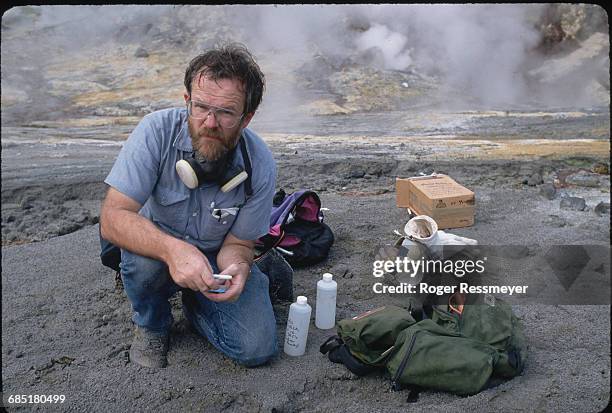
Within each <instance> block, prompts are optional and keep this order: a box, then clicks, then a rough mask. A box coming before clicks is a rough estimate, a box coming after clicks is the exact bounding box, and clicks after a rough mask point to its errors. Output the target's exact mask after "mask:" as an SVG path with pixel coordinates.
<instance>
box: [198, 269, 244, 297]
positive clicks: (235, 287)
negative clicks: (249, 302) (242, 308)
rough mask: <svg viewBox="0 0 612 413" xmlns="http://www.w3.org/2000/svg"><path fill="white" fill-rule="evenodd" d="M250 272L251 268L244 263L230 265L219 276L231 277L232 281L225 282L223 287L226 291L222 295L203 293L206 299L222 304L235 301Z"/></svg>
mask: <svg viewBox="0 0 612 413" xmlns="http://www.w3.org/2000/svg"><path fill="white" fill-rule="evenodd" d="M250 272H251V266H250V265H249V264H248V263H246V262H241V263H235V264H231V265H230V266H229V267H227V268H225V269H223V270H221V271H220V273H221V274H227V275H231V276H232V279H231V280H227V281H226V282H225V283H224V284H221V285H223V286H224V287H225V288H226V290H225V292H224V293H204V295H205V296H206V298H208V299H209V300H211V301H216V302H222V301H230V302H233V301H236V300H237V299H238V297H240V294H242V290H244V286H245V284H246V280H247V278H248V277H249V273H250Z"/></svg>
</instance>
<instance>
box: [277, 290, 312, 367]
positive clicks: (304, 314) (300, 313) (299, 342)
mask: <svg viewBox="0 0 612 413" xmlns="http://www.w3.org/2000/svg"><path fill="white" fill-rule="evenodd" d="M307 301H308V300H307V298H306V297H304V296H303V295H300V296H298V298H297V300H296V302H295V303H293V304H291V305H290V306H289V317H288V319H287V330H286V332H285V349H284V350H285V353H287V354H288V355H290V356H301V355H302V354H304V353H305V352H306V340H307V339H308V327H309V326H310V314H311V313H312V308H310V306H309V305H308V303H307Z"/></svg>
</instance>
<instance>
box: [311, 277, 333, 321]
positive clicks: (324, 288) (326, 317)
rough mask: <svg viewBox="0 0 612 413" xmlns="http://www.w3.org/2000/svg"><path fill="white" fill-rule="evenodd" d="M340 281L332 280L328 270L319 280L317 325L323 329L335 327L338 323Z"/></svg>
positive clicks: (316, 312)
mask: <svg viewBox="0 0 612 413" xmlns="http://www.w3.org/2000/svg"><path fill="white" fill-rule="evenodd" d="M337 292H338V283H336V282H335V281H334V280H332V275H331V274H330V273H328V272H326V273H325V274H323V279H322V280H319V282H317V307H316V310H315V326H317V328H319V329H321V330H328V329H330V328H334V327H335V325H336V294H337Z"/></svg>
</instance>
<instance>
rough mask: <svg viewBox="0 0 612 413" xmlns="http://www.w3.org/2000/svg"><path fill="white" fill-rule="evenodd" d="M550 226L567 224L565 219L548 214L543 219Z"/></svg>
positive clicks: (560, 226) (558, 226) (559, 226)
mask: <svg viewBox="0 0 612 413" xmlns="http://www.w3.org/2000/svg"><path fill="white" fill-rule="evenodd" d="M545 222H546V224H548V225H550V226H551V227H556V228H562V227H564V226H566V225H567V221H566V220H565V219H563V218H561V217H560V216H558V215H549V216H548V219H547V220H546V221H545Z"/></svg>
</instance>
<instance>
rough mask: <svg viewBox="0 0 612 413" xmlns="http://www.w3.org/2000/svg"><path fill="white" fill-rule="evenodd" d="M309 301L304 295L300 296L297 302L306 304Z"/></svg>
mask: <svg viewBox="0 0 612 413" xmlns="http://www.w3.org/2000/svg"><path fill="white" fill-rule="evenodd" d="M307 301H308V298H306V297H304V296H303V295H300V296H298V298H297V301H296V302H297V303H298V304H302V305H303V304H306V302H307Z"/></svg>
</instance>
